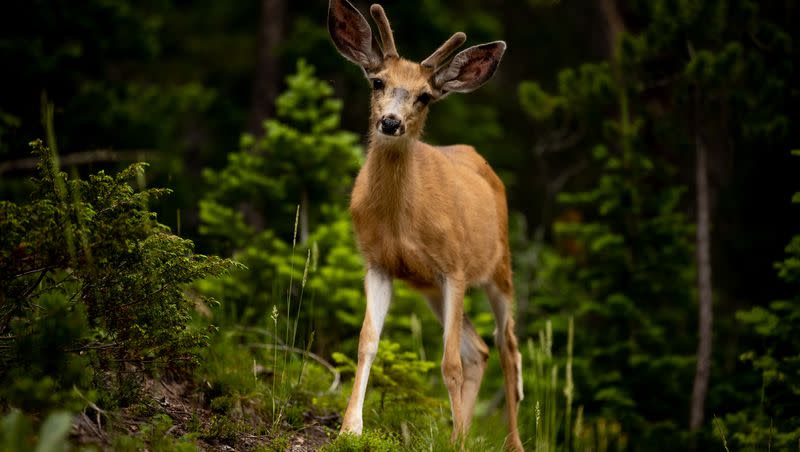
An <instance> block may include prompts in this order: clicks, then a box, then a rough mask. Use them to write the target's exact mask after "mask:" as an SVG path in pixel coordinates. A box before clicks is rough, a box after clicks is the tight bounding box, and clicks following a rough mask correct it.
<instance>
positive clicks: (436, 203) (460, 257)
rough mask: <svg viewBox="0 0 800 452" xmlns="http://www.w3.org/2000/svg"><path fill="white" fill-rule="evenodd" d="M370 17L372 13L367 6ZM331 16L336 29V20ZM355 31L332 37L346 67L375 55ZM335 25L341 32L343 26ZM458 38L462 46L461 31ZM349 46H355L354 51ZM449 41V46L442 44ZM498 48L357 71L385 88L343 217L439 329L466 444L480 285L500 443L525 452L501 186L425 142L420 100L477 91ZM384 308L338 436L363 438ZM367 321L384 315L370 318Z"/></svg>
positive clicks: (464, 155) (475, 163)
mask: <svg viewBox="0 0 800 452" xmlns="http://www.w3.org/2000/svg"><path fill="white" fill-rule="evenodd" d="M343 1H344V0H331V5H332V6H331V8H330V11H331V12H332V14H337V11H345V13H346V14H347V15H348V17H351V16H354V15H355V14H353V12H352V11H353V10H354V8H352V5H349V4H348V5H349V6H346V7H345V6H342V5H340V4H339V3H341V2H343ZM374 11H377V8H375V7H374V6H373V12H374ZM380 12H381V13H382V10H381V11H380ZM345 13H342V14H343V15H344V14H345ZM356 14H357V13H356ZM379 16H380V17H379V18H380V21H379V23H381V32H382V35H386V34H388V33H390V31H387V30H389V26H388V20H386V19H385V16H384V15H379ZM329 20H332V21H333V22H334V23H338V22H337V21H339V20H341V18H338V17H334V18H333V19H329ZM345 20H350V19H347V18H345ZM362 25H363V24H362ZM362 29H363V26H361V27H358V26H348V27H347V28H346V29H344V30H345V31H342V33H355V35H353V36H349V35H347V36H345V37H343V38H337V37H336V36H334V43H336V44H337V48H339V50H340V52H342V53H343V54H344V55H345V56H346V57H348V59H350V60H351V61H355V62H358V61H360V60H368V59H367V58H363V57H362V55H367V54H369V53H370V48H369V47H368V46H367V45H366V44H363V41H364V40H363V39H362V38H364V36H361V35H358V33H359V32H360V31H359V30H362ZM331 30H332V31H331V33H337V30H339V28H337V27H334V28H332V29H331ZM345 38H346V39H345ZM451 40H452V38H451ZM456 40H457V41H458V40H463V39H461V36H460V35H459V36H458V39H456ZM384 41H390V42H393V38H392V37H391V36H390V35H389V36H384ZM350 43H362V44H361V47H354V46H353V45H351V44H350ZM447 46H450V47H453V46H455V44H452V43H451V44H446V45H445V46H443V47H447ZM453 50H454V48H453ZM450 51H451V50H450V49H447V52H448V53H449V52H450ZM504 51H505V43H502V42H499V41H498V42H496V43H490V44H484V45H482V46H476V47H472V48H470V49H467V50H465V51H464V52H461V53H459V54H458V55H457V56H456V57H454V58H453V61H452V62H451V63H450V65H449V66H448V65H447V64H445V65H444V66H442V67H432V66H440V65H439V64H438V60H437V64H436V65H432V66H423V65H420V64H418V63H414V62H411V61H408V60H405V59H402V58H399V57H397V56H395V55H386V56H385V57H384V59H383V62H382V64H381V65H379V66H376V67H373V66H368V65H367V64H362V67H364V69H365V72H366V74H367V76H368V77H369V78H370V79H373V80H374V79H379V80H380V81H381V83H382V86H380V85H379V86H378V88H377V89H374V90H373V95H372V100H371V115H370V141H369V148H368V151H367V160H366V163H365V164H364V166H363V168H362V169H361V171H360V173H359V174H358V177H357V178H356V182H355V186H354V187H353V192H352V198H351V202H350V213H351V216H352V218H353V225H354V228H355V232H356V236H357V240H358V244H359V246H360V249H361V253H362V254H363V256H364V259H365V261H366V266H367V269H368V272H375V274H377V275H385V276H380V278H399V279H402V280H404V281H407V282H408V283H409V284H411V285H412V286H413V287H415V288H416V289H418V290H419V291H420V292H421V293H423V294H424V295H425V296H426V297H427V299H428V301H429V304H430V306H431V308H432V309H433V311H434V313H435V314H436V316H437V318H438V319H439V320H440V321H441V322H442V324H443V325H444V330H445V344H444V357H443V359H442V374H443V377H444V382H445V386H447V389H448V393H449V395H450V405H451V409H452V414H453V440H454V441H460V440H462V439H463V437H464V435H466V433H467V431H468V429H469V425H470V421H471V418H472V411H473V408H474V406H475V401H476V399H477V396H478V390H479V388H480V383H481V379H482V378H483V372H484V370H485V367H486V361H487V359H488V347H487V346H486V344H485V343H484V341H483V340H482V339H481V337H480V336H479V335H478V334H477V333H476V332H475V329H474V327H473V326H472V324H471V323H470V321H469V319H467V318H466V316H465V315H464V312H463V298H464V291H465V290H466V289H467V288H468V287H470V286H478V287H484V288H486V290H487V293H488V294H489V298H490V301H491V304H492V309H493V311H494V314H495V318H496V322H497V333H496V334H495V342H496V344H497V346H498V348H499V349H500V353H501V364H502V367H503V371H504V374H505V392H506V400H507V414H508V421H509V430H510V434H509V441H508V444H507V447H508V448H510V449H513V450H522V443H521V441H520V438H519V432H518V430H517V409H518V403H519V401H520V400H521V397H522V394H521V392H520V390H519V388H521V369H520V355H519V352H518V350H517V340H516V337H515V336H514V321H513V318H512V311H513V300H514V298H513V290H514V289H513V284H512V280H511V255H510V252H509V247H508V209H507V206H506V194H505V188H504V187H503V183H502V182H501V181H500V179H499V178H498V177H497V175H496V174H495V173H494V171H492V168H491V167H490V166H489V164H488V163H487V162H486V160H485V159H484V158H483V157H481V156H480V155H479V154H478V153H477V152H476V151H475V149H474V148H473V147H471V146H467V145H454V146H444V147H435V146H431V145H429V144H426V143H424V142H422V141H420V137H421V135H422V131H423V128H424V125H425V120H426V117H427V114H428V107H427V105H426V103H425V102H421V101H419V99H420V96H421V95H424V94H427V95H430V96H431V98H432V99H434V100H435V99H436V98H437V97H441V96H443V95H446V94H447V92H448V90H455V91H459V90H460V91H462V92H468V91H471V90H473V89H475V88H477V87H478V86H480V85H481V84H483V83H484V82H485V81H486V80H488V79H489V78H490V77H491V76H492V74H493V73H494V70H495V68H496V67H497V64H498V63H499V61H500V58H501V57H502V53H503V52H504ZM440 53H444V52H443V51H440ZM439 58H443V57H441V56H440V57H439ZM369 61H370V62H371V60H369ZM465 68H466V69H465ZM373 83H374V82H373ZM389 117H391V118H394V119H395V120H397V121H401V123H402V127H401V128H400V129H393V130H399V133H395V134H394V135H392V136H389V135H384V134H383V133H382V132H381V131H380V130H384V129H382V125H381V124H382V119H383V118H389ZM370 274H372V273H370ZM386 280H387V279H384V280H380V279H378V280H376V281H378V282H377V283H376V284H379V285H381V287H388V289H390V288H391V287H390V286H385V285H383V284H386V283H384V282H381V281H386ZM375 287H379V286H378V285H376V286H375ZM376 290H377V289H376ZM367 293H368V294H369V293H370V289H369V285H367ZM371 297H373V299H377V298H379V297H378V295H372V296H371ZM380 309H383V308H381V305H380V303H378V305H376V304H375V303H372V302H371V299H370V296H369V295H368V300H367V313H366V315H365V319H364V325H363V327H362V331H361V337H360V342H359V364H358V367H357V370H356V378H355V384H354V389H353V393H352V394H351V398H350V402H349V403H348V407H347V411H346V412H345V416H344V420H343V423H342V431H344V432H355V433H360V431H361V429H362V422H363V421H362V418H361V416H362V413H361V409H362V403H363V397H364V394H363V389H364V388H365V387H366V386H365V385H366V379H367V378H368V376H369V367H370V366H371V363H372V360H373V359H374V356H375V351H376V350H377V341H378V338H379V336H380V330H381V328H382V322H383V317H382V315H381V314H380V313H378V311H379V310H380ZM383 312H384V313H385V311H383ZM373 316H374V318H376V319H379V320H378V321H377V323H374V320H373ZM357 388H361V389H359V390H357Z"/></svg>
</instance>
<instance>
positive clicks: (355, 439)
mask: <svg viewBox="0 0 800 452" xmlns="http://www.w3.org/2000/svg"><path fill="white" fill-rule="evenodd" d="M400 448H401V444H400V441H398V440H397V438H396V437H395V436H394V435H391V434H386V433H375V432H366V433H364V434H362V435H341V436H339V437H337V438H336V440H334V441H333V442H331V443H330V444H327V445H325V447H323V448H322V449H320V450H321V451H324V452H391V451H395V450H398V449H400Z"/></svg>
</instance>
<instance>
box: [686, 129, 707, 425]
mask: <svg viewBox="0 0 800 452" xmlns="http://www.w3.org/2000/svg"><path fill="white" fill-rule="evenodd" d="M695 133H696V135H697V136H696V144H697V150H696V162H695V165H696V168H695V171H696V173H695V177H696V179H697V180H696V183H697V188H696V190H697V244H696V247H697V289H698V295H699V300H698V336H699V337H698V344H697V371H696V373H695V377H694V387H693V389H692V408H691V416H690V420H689V427H690V428H691V429H692V430H694V429H697V428H699V427H700V426H701V425H702V424H703V420H704V408H705V401H706V393H707V391H708V379H709V376H710V375H711V325H712V320H713V314H712V310H711V300H712V289H711V234H710V229H711V225H710V222H711V220H710V216H711V213H710V210H711V208H710V206H709V204H710V203H709V198H710V196H709V186H708V151H707V149H706V147H705V145H704V144H703V141H702V139H701V138H700V136H699V132H695Z"/></svg>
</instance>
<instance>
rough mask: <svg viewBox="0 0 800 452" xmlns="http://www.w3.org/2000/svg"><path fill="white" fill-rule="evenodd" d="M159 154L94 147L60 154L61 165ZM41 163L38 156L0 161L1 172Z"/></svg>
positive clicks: (140, 150)
mask: <svg viewBox="0 0 800 452" xmlns="http://www.w3.org/2000/svg"><path fill="white" fill-rule="evenodd" d="M158 159H159V154H158V152H156V151H154V150H148V149H137V150H132V151H112V150H110V149H94V150H91V151H80V152H73V153H71V154H65V155H60V156H59V164H60V165H61V166H79V165H88V164H91V163H106V162H133V161H146V160H158ZM38 163H39V159H37V158H24V159H18V160H9V161H7V162H2V163H0V174H3V173H7V172H10V171H29V170H33V169H35V168H36V165H37V164H38Z"/></svg>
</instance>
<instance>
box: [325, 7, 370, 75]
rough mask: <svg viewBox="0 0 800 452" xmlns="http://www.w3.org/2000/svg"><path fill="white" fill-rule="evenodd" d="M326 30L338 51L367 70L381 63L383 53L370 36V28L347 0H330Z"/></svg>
mask: <svg viewBox="0 0 800 452" xmlns="http://www.w3.org/2000/svg"><path fill="white" fill-rule="evenodd" d="M328 32H329V33H330V34H331V39H332V40H333V44H334V45H335V46H336V49H337V50H338V51H339V53H341V54H342V56H344V57H345V58H347V59H348V60H350V61H352V62H353V63H355V64H357V65H359V66H361V67H363V68H364V69H365V70H367V71H373V70H376V69H378V68H379V67H380V66H381V65H382V64H383V53H382V52H381V50H380V47H378V43H377V41H375V39H373V38H372V29H371V28H370V27H369V23H367V20H366V19H365V18H364V16H362V15H361V13H360V12H358V10H357V9H356V8H355V7H354V6H353V5H352V4H350V2H348V1H347V0H330V4H329V5H328Z"/></svg>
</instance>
